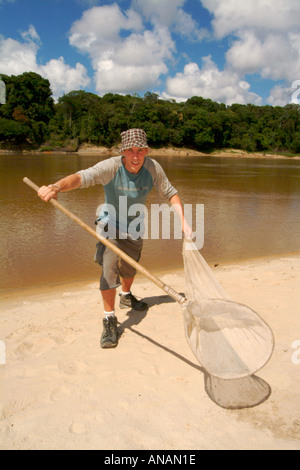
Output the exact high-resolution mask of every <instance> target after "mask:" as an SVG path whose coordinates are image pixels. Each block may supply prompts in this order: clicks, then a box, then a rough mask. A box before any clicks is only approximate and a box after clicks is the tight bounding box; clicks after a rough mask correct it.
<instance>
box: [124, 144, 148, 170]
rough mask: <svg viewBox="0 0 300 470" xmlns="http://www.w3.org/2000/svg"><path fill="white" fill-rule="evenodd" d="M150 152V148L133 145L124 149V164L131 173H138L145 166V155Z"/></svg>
mask: <svg viewBox="0 0 300 470" xmlns="http://www.w3.org/2000/svg"><path fill="white" fill-rule="evenodd" d="M147 153H148V149H147V148H146V149H143V148H139V147H131V148H130V149H127V150H124V151H123V155H124V165H125V168H126V170H127V171H129V173H135V174H136V173H138V172H139V171H140V169H141V168H142V166H143V163H144V160H145V156H146V155H147Z"/></svg>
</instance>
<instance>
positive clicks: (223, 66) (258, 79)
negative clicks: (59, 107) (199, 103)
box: [0, 0, 300, 106]
mask: <svg viewBox="0 0 300 470" xmlns="http://www.w3.org/2000/svg"><path fill="white" fill-rule="evenodd" d="M299 18H300V2H299V0H243V1H238V0H118V1H111V0H0V73H4V74H7V75H18V74H21V73H23V72H26V71H34V72H37V73H39V74H40V75H42V76H44V77H45V78H48V79H49V81H50V84H51V89H52V91H53V95H54V97H55V98H56V99H57V98H58V97H59V96H62V95H63V94H64V93H68V92H69V91H72V90H79V89H83V90H86V91H91V92H93V93H97V94H99V95H100V96H103V95H104V94H105V93H108V92H113V93H122V94H123V93H125V94H126V93H129V94H134V93H138V94H140V95H141V96H143V94H144V93H145V92H146V91H151V92H156V93H158V94H159V95H160V96H161V97H162V98H164V99H175V100H176V101H184V100H186V99H188V98H190V97H191V96H195V95H198V96H203V97H204V98H210V99H212V100H214V101H218V102H222V103H226V104H232V103H242V104H247V103H253V104H258V105H259V104H262V105H263V104H271V105H279V106H285V105H286V104H288V103H290V102H292V99H293V96H294V97H295V96H296V95H295V94H294V95H293V90H294V88H295V87H296V86H297V84H298V83H299V84H300V82H299V80H300V60H299V59H300V26H299V24H300V23H299ZM297 81H298V83H297ZM293 86H294V88H293ZM294 102H298V101H295V100H294Z"/></svg>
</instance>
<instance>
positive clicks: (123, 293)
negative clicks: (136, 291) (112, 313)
mask: <svg viewBox="0 0 300 470" xmlns="http://www.w3.org/2000/svg"><path fill="white" fill-rule="evenodd" d="M128 294H130V291H129V292H123V291H122V292H121V295H128Z"/></svg>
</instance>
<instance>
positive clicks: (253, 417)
mask: <svg viewBox="0 0 300 470" xmlns="http://www.w3.org/2000/svg"><path fill="white" fill-rule="evenodd" d="M212 269H213V272H214V274H215V276H216V278H217V279H218V280H219V281H220V283H221V284H222V286H223V287H224V288H225V290H226V291H227V292H228V293H229V295H230V296H231V298H232V299H233V300H236V301H238V302H241V303H244V304H246V305H248V306H249V307H251V308H252V309H254V310H255V311H256V312H257V313H259V314H260V316H262V318H263V319H264V320H265V321H266V322H267V323H268V324H269V326H270V327H271V328H272V330H273V333H274V336H275V343H276V344H275V349H274V353H273V355H272V357H271V359H270V360H269V362H268V363H267V364H266V365H265V366H264V367H263V369H261V370H260V371H259V372H258V373H257V376H258V377H259V378H261V379H262V380H263V381H265V383H266V384H268V385H269V387H270V390H271V393H270V395H269V396H268V397H267V398H266V399H265V400H264V401H263V402H262V403H261V404H259V405H257V406H254V407H251V408H245V409H235V410H232V409H226V408H224V407H221V406H219V405H218V404H216V403H215V402H214V401H213V400H212V399H211V398H210V397H209V396H208V394H207V392H206V389H205V386H204V378H205V374H204V372H203V369H202V368H201V365H200V364H199V363H198V362H197V360H196V358H195V356H194V355H193V353H192V352H191V350H190V348H189V346H188V344H187V342H186V339H185V336H184V328H183V315H182V311H181V307H180V305H179V304H177V303H175V302H174V301H173V300H172V299H170V298H169V297H167V296H166V295H165V294H164V293H163V292H162V291H160V289H159V288H158V287H157V286H155V285H154V284H152V283H151V282H150V281H148V280H146V279H144V278H142V277H141V276H140V275H139V276H138V277H137V279H136V282H135V285H134V287H135V288H134V291H133V292H134V294H135V295H137V296H138V297H141V298H144V299H145V300H146V301H147V302H148V304H149V307H150V308H149V310H148V311H147V312H146V313H145V312H144V313H143V312H140V313H137V312H136V313H130V312H127V311H126V310H119V308H118V307H117V311H116V313H117V316H118V320H119V323H120V325H119V328H120V330H121V331H122V335H121V338H120V341H119V346H118V347H117V348H116V349H109V350H102V349H100V347H99V338H100V334H101V318H102V317H101V315H102V301H101V298H100V293H99V290H98V280H95V282H94V283H90V284H87V285H86V284H85V285H80V284H79V285H67V284H65V285H63V286H52V287H51V286H50V287H45V289H43V290H40V291H36V292H35V291H29V290H25V291H23V292H20V293H16V294H15V295H13V296H2V298H1V303H0V307H1V313H0V322H1V336H0V340H1V341H2V343H1V344H2V346H3V344H4V345H5V348H6V361H5V364H2V365H0V374H1V427H0V442H1V444H0V448H1V449H2V450H24V449H26V450H27V449H33V450H38V449H42V450H45V449H50V450H56V449H58V450H70V449H87V450H89V449H98V450H179V449H185V450H195V451H196V450H203V449H205V450H210V449H235V450H236V449H251V450H252V449H261V450H267V449H286V450H288V449H298V450H299V449H300V399H299V398H300V397H299V383H300V341H299V340H300V316H299V285H300V254H291V255H288V256H281V257H278V258H275V257H274V258H266V259H265V258H264V259H256V260H249V261H244V262H241V263H235V264H227V265H219V266H217V267H212ZM155 274H156V275H158V274H159V273H155ZM162 279H163V280H164V282H166V283H167V284H168V285H170V286H172V287H173V288H174V289H175V290H177V291H178V292H184V274H183V272H172V273H169V274H164V275H163V277H162ZM297 340H298V343H297ZM2 362H4V360H3V353H2Z"/></svg>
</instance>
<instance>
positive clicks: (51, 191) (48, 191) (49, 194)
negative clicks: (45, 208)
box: [38, 173, 81, 202]
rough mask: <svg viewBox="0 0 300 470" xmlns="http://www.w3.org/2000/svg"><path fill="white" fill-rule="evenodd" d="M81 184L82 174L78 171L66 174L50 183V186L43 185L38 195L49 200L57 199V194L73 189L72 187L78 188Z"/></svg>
mask: <svg viewBox="0 0 300 470" xmlns="http://www.w3.org/2000/svg"><path fill="white" fill-rule="evenodd" d="M80 186H81V176H80V175H79V174H78V173H74V174H72V175H69V176H66V177H65V178H62V179H61V180H59V181H56V183H53V184H49V185H48V186H41V187H40V189H39V191H38V195H39V197H40V198H41V199H42V200H43V201H45V202H48V201H50V199H52V198H54V199H57V194H58V193H60V192H62V193H65V192H67V191H71V190H72V189H77V188H79V187H80Z"/></svg>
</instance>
